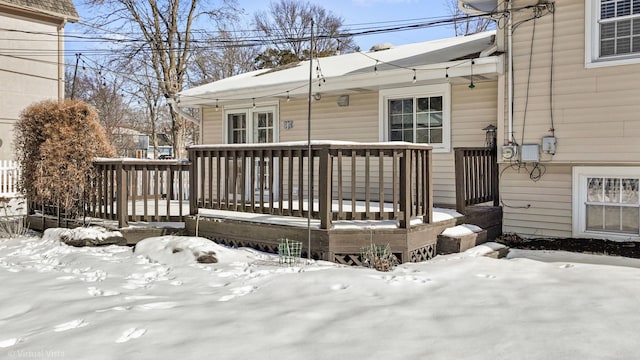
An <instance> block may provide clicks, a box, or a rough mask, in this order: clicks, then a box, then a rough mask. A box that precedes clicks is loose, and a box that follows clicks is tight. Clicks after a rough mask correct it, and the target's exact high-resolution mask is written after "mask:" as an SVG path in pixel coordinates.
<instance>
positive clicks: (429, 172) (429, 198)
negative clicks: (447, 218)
mask: <svg viewBox="0 0 640 360" xmlns="http://www.w3.org/2000/svg"><path fill="white" fill-rule="evenodd" d="M425 156H426V158H427V166H426V169H425V170H426V171H425V181H426V182H427V186H426V189H425V191H427V195H426V203H427V206H426V207H425V209H424V211H426V214H425V215H424V218H423V222H424V223H427V224H431V223H433V151H431V150H428V151H426V155H425Z"/></svg>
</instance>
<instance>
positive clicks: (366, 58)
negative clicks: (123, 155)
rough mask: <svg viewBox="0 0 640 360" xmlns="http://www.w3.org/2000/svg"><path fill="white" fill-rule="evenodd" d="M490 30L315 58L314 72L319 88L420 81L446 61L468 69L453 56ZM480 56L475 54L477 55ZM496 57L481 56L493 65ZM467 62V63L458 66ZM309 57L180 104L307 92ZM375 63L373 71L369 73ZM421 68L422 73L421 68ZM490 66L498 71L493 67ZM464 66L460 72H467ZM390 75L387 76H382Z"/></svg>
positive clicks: (195, 93) (480, 43) (480, 46)
mask: <svg viewBox="0 0 640 360" xmlns="http://www.w3.org/2000/svg"><path fill="white" fill-rule="evenodd" d="M494 35H495V31H487V32H482V33H478V34H474V35H469V36H461V37H455V38H447V39H440V40H433V41H427V42H421V43H414V44H407V45H400V46H396V47H392V48H391V49H388V50H381V51H373V52H356V53H349V54H343V55H336V56H329V57H324V58H319V59H316V60H314V65H313V72H314V74H313V77H314V79H316V80H315V81H316V82H317V81H319V80H318V76H319V78H320V79H323V83H322V84H321V85H322V89H321V91H322V92H325V93H326V92H329V91H331V90H334V91H340V90H344V89H349V88H355V87H357V86H360V87H366V86H381V85H384V84H386V83H389V84H391V83H396V84H397V83H399V82H402V81H403V80H404V82H405V83H406V82H407V81H406V80H407V79H409V80H411V76H412V74H411V72H412V70H413V69H415V70H417V71H418V72H419V73H418V77H419V78H420V79H419V80H423V79H426V78H427V77H428V76H427V75H426V73H425V72H426V71H427V70H434V69H437V70H438V76H439V77H440V78H442V79H444V69H445V68H446V67H449V66H451V67H452V68H451V70H450V72H449V74H450V76H456V73H455V71H456V70H458V71H459V70H461V69H458V68H457V67H458V65H460V66H459V67H460V68H469V66H470V61H469V60H468V59H467V60H458V59H463V58H468V57H470V56H473V57H475V58H477V57H478V55H477V54H478V53H480V52H481V51H483V50H485V49H487V48H489V47H490V46H491V45H492V44H493V42H494ZM478 60H479V59H478ZM478 60H476V64H477V65H474V66H475V67H474V74H480V73H481V72H482V68H480V66H481V65H482V64H483V62H482V61H478ZM496 61H497V60H496V59H491V60H490V61H485V63H491V64H495V63H496ZM463 64H466V66H462V65H463ZM309 67H310V66H309V61H303V62H300V63H299V64H298V65H297V66H288V67H286V68H283V69H280V70H278V69H262V70H256V71H252V72H248V73H244V74H241V75H236V76H232V77H229V78H226V79H222V80H219V81H215V82H212V83H209V84H205V85H201V86H198V87H195V88H192V89H188V90H185V91H182V92H181V93H179V100H180V103H181V104H182V105H198V104H206V103H209V104H211V103H215V102H217V101H225V100H226V101H230V100H240V99H243V100H246V99H252V98H253V99H258V98H262V97H276V96H281V97H286V96H287V95H294V94H296V93H297V94H306V91H307V86H306V85H307V84H308V80H309V71H310V70H309ZM374 67H375V68H376V69H377V72H378V75H377V76H373V74H374V73H375V72H374ZM423 71H425V72H423ZM490 71H493V72H494V73H495V72H496V71H497V70H496V68H495V67H492V68H491V69H490ZM398 72H401V73H405V75H407V76H408V77H407V76H405V77H407V79H399V78H398V76H397V73H398ZM467 74H468V69H467V70H466V72H465V73H464V74H458V75H457V76H461V75H467ZM385 75H389V76H385Z"/></svg>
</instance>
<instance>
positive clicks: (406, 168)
mask: <svg viewBox="0 0 640 360" xmlns="http://www.w3.org/2000/svg"><path fill="white" fill-rule="evenodd" d="M400 212H401V213H402V216H401V217H400V228H402V229H408V228H409V227H410V226H411V150H408V149H404V150H402V157H401V158H400Z"/></svg>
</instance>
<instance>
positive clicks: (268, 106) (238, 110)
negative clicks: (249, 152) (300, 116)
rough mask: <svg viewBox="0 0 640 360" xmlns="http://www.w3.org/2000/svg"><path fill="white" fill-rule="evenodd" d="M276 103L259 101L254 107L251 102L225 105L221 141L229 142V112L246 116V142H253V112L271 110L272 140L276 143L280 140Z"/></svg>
mask: <svg viewBox="0 0 640 360" xmlns="http://www.w3.org/2000/svg"><path fill="white" fill-rule="evenodd" d="M278 110H279V109H278V104H277V103H273V102H269V103H260V104H256V107H255V108H254V107H253V105H252V104H249V105H248V106H247V105H238V106H225V109H224V118H223V121H222V141H223V143H224V144H230V142H229V140H230V139H229V114H243V113H244V114H245V116H246V117H247V144H253V143H254V129H255V128H254V124H253V122H254V121H253V120H254V119H253V118H254V116H253V115H254V113H256V112H266V111H272V112H273V142H274V143H277V142H279V141H280V121H279V111H278Z"/></svg>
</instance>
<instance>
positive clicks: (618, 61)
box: [584, 0, 640, 68]
mask: <svg viewBox="0 0 640 360" xmlns="http://www.w3.org/2000/svg"><path fill="white" fill-rule="evenodd" d="M584 4H585V5H584V8H585V20H584V26H585V67H586V68H596V67H604V66H617V65H627V64H638V63H640V53H632V54H626V55H617V56H607V57H602V58H601V57H600V26H598V24H599V21H600V0H585V2H584Z"/></svg>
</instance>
